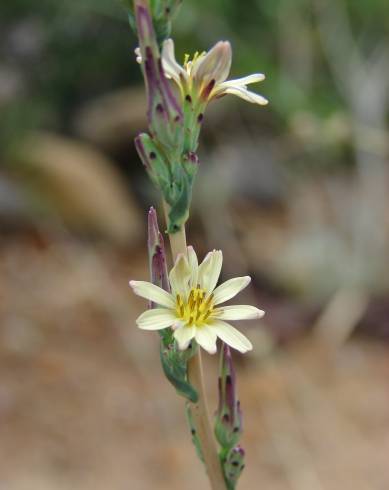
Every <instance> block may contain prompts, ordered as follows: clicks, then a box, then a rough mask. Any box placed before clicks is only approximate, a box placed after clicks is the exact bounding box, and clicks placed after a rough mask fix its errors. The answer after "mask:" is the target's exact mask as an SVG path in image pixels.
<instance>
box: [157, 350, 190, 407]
mask: <svg viewBox="0 0 389 490" xmlns="http://www.w3.org/2000/svg"><path fill="white" fill-rule="evenodd" d="M196 349H197V345H195V344H194V343H193V342H192V347H191V348H189V349H187V350H186V351H182V352H181V351H179V350H178V349H177V347H176V345H175V344H172V345H171V346H170V347H165V346H164V345H163V343H162V342H161V350H160V354H161V363H162V368H163V371H164V373H165V376H166V377H167V379H168V380H169V381H170V383H171V384H172V385H173V386H174V387H175V389H176V391H177V393H178V394H179V395H182V396H184V397H185V398H186V399H187V400H189V401H191V402H192V403H196V402H197V401H198V393H197V391H196V390H195V389H194V388H193V386H192V385H191V384H190V383H189V381H188V378H187V362H188V360H189V358H190V357H191V356H192V355H193V354H194V352H195V350H196Z"/></svg>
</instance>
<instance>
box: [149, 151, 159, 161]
mask: <svg viewBox="0 0 389 490" xmlns="http://www.w3.org/2000/svg"><path fill="white" fill-rule="evenodd" d="M149 157H150V158H151V160H155V159H156V158H157V155H156V153H155V152H154V151H150V153H149Z"/></svg>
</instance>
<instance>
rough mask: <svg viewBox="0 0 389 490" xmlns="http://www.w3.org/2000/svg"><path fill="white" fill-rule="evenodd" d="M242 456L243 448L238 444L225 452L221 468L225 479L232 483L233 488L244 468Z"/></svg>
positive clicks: (243, 453)
mask: <svg viewBox="0 0 389 490" xmlns="http://www.w3.org/2000/svg"><path fill="white" fill-rule="evenodd" d="M244 457H245V452H244V449H243V448H242V447H240V446H235V447H233V448H232V449H230V451H229V452H228V454H227V458H226V461H225V463H224V468H223V469H224V475H225V477H226V479H227V481H228V482H229V483H231V484H232V488H235V484H236V482H237V480H238V478H239V477H240V475H241V473H242V471H243V469H244V466H245V465H244Z"/></svg>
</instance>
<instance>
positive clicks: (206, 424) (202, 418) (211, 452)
mask: <svg viewBox="0 0 389 490" xmlns="http://www.w3.org/2000/svg"><path fill="white" fill-rule="evenodd" d="M164 209H165V213H166V219H167V220H168V219H169V218H168V208H167V206H166V203H164ZM169 239H170V245H171V250H172V255H173V258H177V257H178V256H179V254H182V253H184V254H186V250H187V248H186V237H185V228H183V229H182V230H180V232H179V233H174V234H169ZM188 380H189V382H190V384H191V385H192V386H193V388H194V389H195V390H196V391H197V393H198V395H199V398H198V401H197V402H196V403H190V404H189V405H188V407H187V410H188V413H189V415H188V418H190V421H191V433H192V438H193V439H194V440H195V441H198V446H197V444H195V445H196V448H197V452H198V453H199V452H200V454H201V459H202V460H203V462H204V465H205V468H206V471H207V475H208V478H209V481H210V484H211V489H212V490H226V488H227V487H226V482H225V479H224V475H223V471H222V466H221V464H220V460H219V456H218V451H217V446H216V441H215V439H214V436H213V430H212V426H211V421H210V416H209V409H208V403H207V398H206V393H205V384H204V373H203V365H202V358H201V350H200V349H198V350H197V353H196V354H195V355H194V356H193V357H191V359H189V362H188Z"/></svg>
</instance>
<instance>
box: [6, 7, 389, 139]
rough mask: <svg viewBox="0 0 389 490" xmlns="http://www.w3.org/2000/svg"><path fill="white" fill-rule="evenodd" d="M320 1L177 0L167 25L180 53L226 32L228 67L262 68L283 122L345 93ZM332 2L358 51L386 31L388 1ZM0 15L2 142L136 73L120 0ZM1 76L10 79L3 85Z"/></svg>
mask: <svg viewBox="0 0 389 490" xmlns="http://www.w3.org/2000/svg"><path fill="white" fill-rule="evenodd" d="M318 1H319V0H278V1H274V0H245V1H244V2H242V1H237V0H184V3H183V6H182V8H181V10H180V13H179V16H178V18H177V20H176V21H175V23H174V25H173V35H174V37H175V38H176V41H177V42H176V44H177V51H178V58H179V59H181V58H182V57H183V56H184V54H185V53H186V52H194V51H196V50H202V49H208V48H209V47H210V46H211V45H212V44H213V43H215V42H216V41H217V40H219V39H229V40H231V42H232V45H233V49H234V53H235V56H234V60H233V69H232V74H233V75H234V76H241V75H244V74H248V73H252V72H254V71H261V72H264V73H266V75H267V81H265V82H264V83H263V84H261V86H260V87H259V90H260V91H261V92H262V93H263V94H264V95H266V97H268V98H269V99H270V101H271V106H270V107H271V111H267V114H269V113H270V114H272V117H275V118H276V119H277V126H278V127H279V128H280V130H281V131H282V130H283V129H282V128H284V129H286V128H287V127H288V125H289V123H290V119H291V118H293V117H294V115H295V113H296V111H308V112H310V113H313V114H315V115H317V117H319V118H326V117H328V116H329V115H331V114H333V113H336V112H337V111H339V110H343V108H344V107H343V106H344V102H343V101H342V98H341V96H340V95H339V93H338V90H337V87H336V84H335V83H334V81H333V77H332V74H331V72H330V70H329V69H328V63H327V61H326V59H325V56H324V55H323V51H322V47H321V43H320V39H319V36H318V32H317V25H316V24H317V22H316V18H315V8H314V4H315V3H317V2H318ZM333 1H334V0H333ZM328 3H331V2H328ZM335 4H337V5H338V6H340V7H342V8H343V7H344V8H346V9H347V11H348V14H349V19H350V23H351V26H352V29H353V32H354V34H355V40H356V42H357V44H358V46H359V47H360V49H361V50H362V52H366V53H367V54H368V53H370V52H372V51H374V49H375V47H376V45H377V44H379V43H380V42H381V41H382V40H385V39H387V38H388V36H389V2H388V1H387V0H358V1H357V2H356V1H355V0H336V1H335ZM0 19H1V21H0V25H1V31H0V39H1V45H0V46H1V47H0V53H1V59H2V61H1V65H0V68H1V72H0V106H1V108H2V114H3V117H2V122H1V134H0V144H2V145H4V144H7V143H10V142H12V141H13V140H14V139H15V138H17V137H18V135H19V134H20V131H22V130H24V129H28V128H35V127H48V128H51V129H57V130H61V131H65V132H67V131H69V130H70V128H71V120H72V114H73V111H74V110H75V108H77V107H78V106H79V105H80V104H81V103H82V102H83V101H85V100H88V99H92V98H93V97H95V96H97V95H99V94H103V93H105V92H108V91H111V90H114V89H116V88H119V87H123V86H127V85H130V84H134V83H139V82H140V80H141V76H140V73H139V70H138V67H137V66H136V63H135V60H134V55H133V49H134V47H135V46H136V40H135V38H134V36H133V34H132V33H131V31H130V29H129V27H128V23H127V16H126V13H125V9H124V7H123V5H122V4H121V3H120V0H68V1H66V2H58V1H57V0H41V1H40V2H36V1H35V0H3V1H2V2H1V6H0ZM4 76H5V77H6V79H7V80H8V79H10V77H11V80H13V79H15V80H16V81H15V84H14V85H15V86H14V87H12V86H11V87H8V86H7V90H5V91H4V89H2V87H1V85H2V83H3V80H2V77H3V78H4ZM11 85H12V84H11ZM4 92H5V94H6V95H4ZM129 110H130V109H129Z"/></svg>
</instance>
